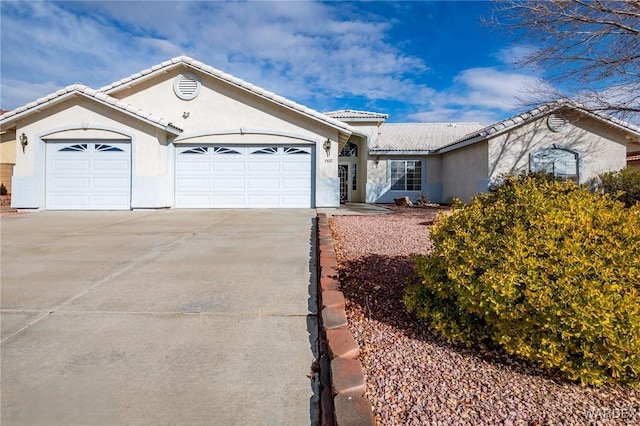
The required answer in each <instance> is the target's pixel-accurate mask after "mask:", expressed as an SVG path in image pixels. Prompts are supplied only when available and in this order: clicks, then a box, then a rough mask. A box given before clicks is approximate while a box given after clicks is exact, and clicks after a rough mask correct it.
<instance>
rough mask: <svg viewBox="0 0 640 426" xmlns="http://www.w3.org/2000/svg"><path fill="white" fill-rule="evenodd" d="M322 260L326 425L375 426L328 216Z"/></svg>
mask: <svg viewBox="0 0 640 426" xmlns="http://www.w3.org/2000/svg"><path fill="white" fill-rule="evenodd" d="M318 259H319V261H318V278H319V285H318V302H319V308H320V316H319V317H320V325H321V329H320V341H321V343H320V348H321V350H320V372H321V376H325V377H326V379H325V381H326V380H328V383H325V387H324V389H323V390H322V392H321V396H320V400H321V409H322V425H323V426H332V425H337V426H350V425H361V426H368V425H372V426H373V425H375V424H376V423H375V420H374V417H373V406H372V405H371V402H370V401H369V400H368V399H367V398H366V397H365V396H364V393H365V391H366V382H365V379H364V374H363V372H362V364H361V363H360V360H359V359H358V356H359V355H360V348H359V347H358V343H357V342H356V340H355V339H354V338H353V335H352V334H351V332H350V331H349V328H348V326H347V314H346V311H345V300H344V294H343V293H342V292H341V291H340V281H339V280H338V270H337V268H338V266H337V262H336V252H335V250H334V248H333V239H332V237H331V231H330V230H329V220H328V218H327V215H326V214H325V213H318ZM327 373H328V374H327ZM321 384H322V380H321Z"/></svg>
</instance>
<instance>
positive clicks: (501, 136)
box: [0, 56, 640, 210]
mask: <svg viewBox="0 0 640 426" xmlns="http://www.w3.org/2000/svg"><path fill="white" fill-rule="evenodd" d="M387 118H388V116H387V115H385V114H380V113H374V112H363V111H351V110H345V111H334V112H328V113H320V112H318V111H315V110H313V109H310V108H307V107H305V106H303V105H300V104H298V103H295V102H293V101H290V100H287V99H285V98H283V97H281V96H278V95H276V94H274V93H272V92H269V91H267V90H265V89H262V88H260V87H257V86H254V85H252V84H250V83H248V82H246V81H243V80H241V79H238V78H235V77H233V76H231V75H229V74H226V73H224V72H221V71H219V70H217V69H215V68H212V67H210V66H208V65H205V64H203V63H201V62H199V61H196V60H194V59H192V58H189V57H187V56H179V57H176V58H173V59H171V60H169V61H166V62H163V63H161V64H158V65H156V66H153V67H151V68H148V69H146V70H143V71H141V72H139V73H136V74H133V75H131V76H129V77H126V78H123V79H122V80H119V81H117V82H115V83H112V84H110V85H108V86H105V87H102V88H100V89H92V88H89V87H86V86H84V85H81V84H75V85H71V86H68V87H66V88H64V89H61V90H59V91H57V92H56V93H52V94H51V95H49V96H46V97H44V98H41V99H38V100H36V101H34V102H31V103H29V104H27V105H25V106H22V107H20V108H17V109H15V110H13V111H9V112H6V113H5V114H4V115H2V116H1V118H0V131H1V132H2V135H3V141H5V142H6V141H14V142H13V143H14V144H15V159H12V160H14V161H15V166H14V167H13V176H12V180H11V187H12V206H13V207H15V208H21V209H49V210H102V209H110V210H118V209H123V210H129V209H146V208H167V207H171V208H316V207H318V208H319V207H336V206H338V205H339V204H340V202H345V201H351V202H368V203H373V202H392V201H393V199H394V198H397V197H400V196H405V195H408V196H410V197H411V198H416V197H417V196H419V195H428V197H429V198H430V200H432V201H434V202H450V201H451V200H452V199H453V198H454V197H457V198H461V199H463V200H469V199H470V198H471V197H472V196H473V195H475V194H476V193H477V192H478V191H484V190H486V189H487V185H488V182H489V181H490V180H492V179H494V178H496V177H497V176H499V175H500V174H501V173H504V172H508V171H515V170H523V169H524V170H526V169H536V170H537V169H544V170H548V171H550V172H552V173H555V174H557V175H558V176H561V177H564V178H570V179H574V180H577V181H580V182H583V181H586V180H587V179H589V178H590V177H592V176H594V175H595V174H597V173H600V172H603V171H607V170H615V169H620V168H622V167H624V166H625V163H626V155H627V151H629V152H631V151H632V149H635V150H637V149H638V146H640V144H638V141H640V131H639V130H638V129H636V128H635V127H633V126H630V125H628V124H625V123H622V122H619V121H617V120H614V119H611V118H609V117H606V116H603V115H599V114H592V113H589V112H588V111H586V110H583V109H581V108H579V107H577V106H575V105H572V104H570V103H565V102H559V103H554V104H550V105H545V106H542V107H540V108H537V109H535V110H532V111H529V112H527V113H524V114H520V115H518V116H515V117H512V118H510V119H507V120H504V121H502V122H500V123H496V124H493V125H491V126H485V125H483V124H480V123H411V124H392V123H390V124H386V123H385V121H386V120H387Z"/></svg>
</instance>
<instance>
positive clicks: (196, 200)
mask: <svg viewBox="0 0 640 426" xmlns="http://www.w3.org/2000/svg"><path fill="white" fill-rule="evenodd" d="M210 202H211V200H210V197H209V196H208V195H202V194H181V195H179V196H178V197H177V198H176V203H179V204H180V205H181V206H182V207H186V208H199V207H200V206H202V205H203V204H208V203H210Z"/></svg>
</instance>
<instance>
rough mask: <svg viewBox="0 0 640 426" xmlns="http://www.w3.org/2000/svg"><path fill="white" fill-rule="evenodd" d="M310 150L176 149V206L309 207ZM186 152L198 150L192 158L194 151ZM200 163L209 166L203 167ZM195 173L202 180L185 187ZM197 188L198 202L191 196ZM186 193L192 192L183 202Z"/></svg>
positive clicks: (209, 146) (258, 147) (256, 147)
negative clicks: (186, 179)
mask: <svg viewBox="0 0 640 426" xmlns="http://www.w3.org/2000/svg"><path fill="white" fill-rule="evenodd" d="M311 150H312V148H311V147H308V146H307V147H299V148H298V147H276V146H268V147H263V146H227V147H219V146H212V145H208V146H205V145H202V146H194V147H179V148H178V149H177V157H176V207H200V208H216V207H218V208H251V207H270V208H271V207H304V208H308V207H310V206H311V184H312V177H311V169H312V168H311V161H312V155H311V154H310V153H311ZM231 151H233V154H230V153H229V152H231ZM185 152H200V153H202V154H201V155H198V156H197V159H196V155H193V154H185ZM203 163H206V164H208V166H207V167H206V168H205V167H203V166H202V164H203ZM194 175H197V176H198V177H201V178H203V179H202V180H201V181H196V180H194V181H192V182H191V183H190V185H189V186H188V188H187V187H185V185H184V184H182V182H183V180H184V179H185V178H186V177H188V176H194ZM205 178H206V179H205ZM196 192H200V193H201V194H202V197H201V198H199V199H197V200H196V199H195V198H194V196H193V194H195V193H196ZM187 194H192V196H191V197H190V198H189V199H188V200H187V199H186V198H185V195H187ZM197 203H201V204H199V205H196V204H197Z"/></svg>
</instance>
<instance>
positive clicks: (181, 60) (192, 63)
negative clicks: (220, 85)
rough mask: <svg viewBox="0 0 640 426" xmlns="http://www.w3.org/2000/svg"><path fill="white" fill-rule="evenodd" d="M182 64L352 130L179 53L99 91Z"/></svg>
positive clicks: (142, 78) (334, 120) (347, 132)
mask: <svg viewBox="0 0 640 426" xmlns="http://www.w3.org/2000/svg"><path fill="white" fill-rule="evenodd" d="M182 65H186V66H188V67H190V68H192V69H195V70H198V71H200V72H203V73H205V74H207V75H210V76H212V77H214V78H217V79H219V80H222V81H225V82H226V83H228V84H231V85H233V86H236V87H238V88H241V89H244V90H246V91H248V92H251V93H253V94H255V95H257V96H260V97H262V98H265V99H268V100H270V101H272V102H274V103H277V104H280V105H282V106H284V107H286V108H288V109H291V110H294V111H297V112H299V113H302V114H304V115H306V116H308V117H312V118H314V119H316V120H318V121H321V122H324V123H325V124H328V125H329V126H331V127H334V128H337V129H339V130H341V131H342V132H343V133H346V136H345V140H346V138H348V137H349V136H350V135H351V134H352V133H353V130H354V129H352V128H351V126H349V125H348V124H346V123H343V122H342V121H339V120H336V119H334V118H332V117H330V116H328V115H325V114H322V113H320V112H318V111H316V110H314V109H311V108H307V107H306V106H304V105H301V104H299V103H296V102H294V101H291V100H289V99H286V98H283V97H282V96H278V95H276V94H275V93H273V92H270V91H268V90H265V89H263V88H261V87H258V86H255V85H253V84H251V83H249V82H247V81H245V80H242V79H240V78H237V77H234V76H232V75H231V74H227V73H225V72H222V71H220V70H218V69H216V68H213V67H212V66H209V65H206V64H204V63H202V62H200V61H197V60H195V59H193V58H190V57H189V56H186V55H180V56H177V57H175V58H172V59H170V60H168V61H165V62H162V63H160V64H157V65H154V66H152V67H150V68H147V69H145V70H142V71H140V72H137V73H135V74H132V75H130V76H129V77H125V78H123V79H121V80H118V81H116V82H114V83H111V84H109V85H107V86H104V87H101V88H100V89H99V91H100V92H105V93H113V92H114V91H117V90H119V89H121V88H125V87H128V86H130V85H131V84H134V83H135V82H137V81H142V80H146V79H147V78H150V77H152V76H155V75H157V74H159V73H161V72H164V71H167V70H169V69H173V68H176V67H179V66H182Z"/></svg>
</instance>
